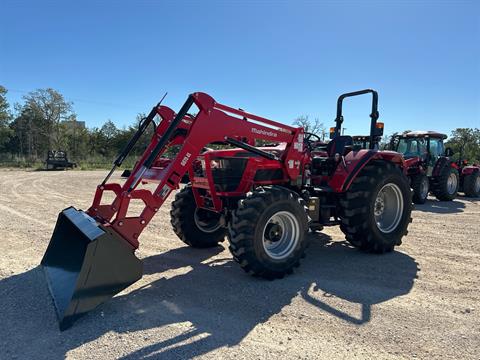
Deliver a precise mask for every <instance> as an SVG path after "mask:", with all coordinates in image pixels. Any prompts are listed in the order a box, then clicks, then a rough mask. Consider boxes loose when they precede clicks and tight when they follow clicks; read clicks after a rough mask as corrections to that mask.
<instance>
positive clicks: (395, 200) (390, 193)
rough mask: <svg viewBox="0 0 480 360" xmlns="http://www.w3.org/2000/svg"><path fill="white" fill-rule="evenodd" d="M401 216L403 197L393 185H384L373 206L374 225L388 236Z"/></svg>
mask: <svg viewBox="0 0 480 360" xmlns="http://www.w3.org/2000/svg"><path fill="white" fill-rule="evenodd" d="M402 214H403V196H402V191H401V190H400V188H399V187H398V186H397V185H396V184H393V183H390V184H386V185H384V186H383V187H382V188H381V189H380V191H379V192H378V194H377V197H376V199H375V205H374V216H375V223H376V224H377V227H378V230H380V231H381V232H383V233H385V234H388V233H391V232H392V231H394V230H395V229H396V228H397V226H398V224H399V223H400V220H401V219H402Z"/></svg>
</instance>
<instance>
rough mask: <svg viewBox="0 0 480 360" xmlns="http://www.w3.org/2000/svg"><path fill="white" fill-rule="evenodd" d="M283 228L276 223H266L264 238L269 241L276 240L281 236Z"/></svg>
mask: <svg viewBox="0 0 480 360" xmlns="http://www.w3.org/2000/svg"><path fill="white" fill-rule="evenodd" d="M282 235H283V229H282V227H281V226H280V225H279V224H278V223H269V224H267V229H266V230H265V238H266V239H267V240H269V241H271V242H277V241H279V240H280V239H281V238H282Z"/></svg>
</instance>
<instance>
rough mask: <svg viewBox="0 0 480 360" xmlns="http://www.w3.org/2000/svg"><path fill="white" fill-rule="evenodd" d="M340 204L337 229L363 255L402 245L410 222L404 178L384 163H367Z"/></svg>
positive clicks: (409, 204)
mask: <svg viewBox="0 0 480 360" xmlns="http://www.w3.org/2000/svg"><path fill="white" fill-rule="evenodd" d="M340 205H341V209H340V213H341V216H340V219H341V224H340V228H341V230H342V231H343V233H344V234H345V238H346V239H347V241H348V242H349V243H350V244H352V245H353V246H355V247H357V248H359V249H361V250H363V251H366V252H374V253H385V252H390V251H392V250H393V248H394V247H395V246H396V245H400V244H401V243H402V237H403V236H404V235H406V234H407V227H408V224H409V223H410V222H411V221H412V218H411V212H412V192H411V190H410V186H409V183H408V178H407V177H406V176H405V175H404V174H403V172H402V171H401V170H400V169H399V168H398V167H397V166H395V165H394V164H392V163H390V162H386V161H373V162H372V163H369V164H367V165H366V166H365V167H364V168H363V169H362V170H361V171H360V173H359V174H358V175H357V177H356V178H355V179H354V180H353V182H352V185H351V186H350V189H349V190H348V191H347V192H346V193H345V195H344V196H343V199H341V200H340ZM384 216H385V218H384Z"/></svg>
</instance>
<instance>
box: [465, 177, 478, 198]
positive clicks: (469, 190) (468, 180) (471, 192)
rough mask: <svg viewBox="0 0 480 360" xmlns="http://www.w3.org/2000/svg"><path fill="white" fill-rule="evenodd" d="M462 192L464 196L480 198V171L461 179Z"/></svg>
mask: <svg viewBox="0 0 480 360" xmlns="http://www.w3.org/2000/svg"><path fill="white" fill-rule="evenodd" d="M463 192H464V193H465V196H469V197H479V196H480V171H476V172H474V173H473V174H470V175H466V176H465V178H464V179H463Z"/></svg>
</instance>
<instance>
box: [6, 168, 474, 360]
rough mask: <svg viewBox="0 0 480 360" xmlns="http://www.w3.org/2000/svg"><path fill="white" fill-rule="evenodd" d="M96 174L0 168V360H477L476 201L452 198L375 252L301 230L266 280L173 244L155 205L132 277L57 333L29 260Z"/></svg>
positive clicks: (84, 198) (82, 204)
mask: <svg viewBox="0 0 480 360" xmlns="http://www.w3.org/2000/svg"><path fill="white" fill-rule="evenodd" d="M104 174H105V172H103V171H91V172H79V171H68V172H33V171H32V172H28V171H9V170H0V240H1V242H0V254H1V255H0V358H2V359H10V358H18V359H29V358H35V359H59V358H64V357H68V358H72V359H91V358H102V359H114V358H123V359H137V358H161V359H185V358H194V357H199V358H207V359H209V358H212V359H213V358H221V359H237V360H238V359H257V358H279V359H290V358H292V359H296V358H304V359H334V358H359V359H361V358H366V359H372V358H376V359H380V358H407V359H411V358H415V357H416V358H425V359H432V358H442V359H478V356H479V354H478V351H479V349H480V291H479V290H480V201H478V200H477V201H471V200H469V199H466V198H462V197H460V198H459V199H457V200H455V201H453V202H438V201H436V200H434V199H432V198H431V199H430V200H429V201H428V202H427V203H426V204H425V205H422V206H417V207H416V210H415V211H414V213H413V223H412V224H411V225H410V228H409V235H408V236H407V237H406V238H404V243H403V245H402V246H400V247H398V248H397V249H398V250H397V251H395V252H393V253H390V254H387V255H370V254H363V253H361V252H359V251H357V250H355V249H352V248H350V247H349V246H347V245H346V243H345V242H344V238H343V236H342V233H341V232H340V230H339V229H338V228H337V227H334V228H330V229H327V230H326V231H325V232H324V233H323V234H312V235H310V237H311V243H312V244H311V246H310V248H309V249H308V251H307V257H306V258H305V259H304V261H303V263H302V265H301V266H300V268H299V269H298V270H297V271H296V272H295V273H294V274H293V275H292V276H289V277H287V278H285V279H283V280H276V281H265V280H259V279H255V278H252V277H250V276H248V275H246V274H245V273H244V272H243V271H242V270H241V269H240V267H239V266H237V264H236V263H234V262H233V261H232V258H231V256H230V253H229V252H228V250H227V249H226V248H217V249H213V250H212V249H211V250H195V249H190V248H188V247H185V246H183V243H181V242H180V241H179V240H178V239H177V238H176V236H175V235H174V234H173V232H172V230H171V228H170V223H169V213H168V211H169V208H170V205H169V204H166V205H165V206H164V207H163V208H162V209H161V211H160V213H159V214H158V215H157V216H156V217H155V218H154V220H153V222H152V223H151V225H150V226H149V227H148V228H147V230H146V231H145V232H144V233H143V234H142V237H141V247H140V250H139V251H138V252H137V254H138V256H139V257H141V258H143V260H144V264H145V275H144V277H143V278H142V280H140V281H139V282H137V283H136V284H134V285H133V286H131V287H130V288H128V289H127V290H126V291H124V292H122V293H120V294H119V295H117V296H116V297H115V298H113V299H112V300H110V301H109V302H107V303H106V304H104V305H102V306H101V307H99V308H98V309H96V310H94V311H92V312H91V313H89V314H88V315H87V316H85V317H83V318H81V319H80V320H78V321H77V322H76V323H75V324H74V326H73V327H72V328H71V329H69V330H67V331H65V332H60V331H59V330H58V325H57V320H56V317H55V312H54V308H53V304H52V301H51V298H50V295H49V293H48V290H47V285H46V283H45V280H44V276H43V273H42V271H41V269H40V268H39V267H38V264H39V262H40V260H41V257H42V255H43V253H44V252H45V249H46V247H47V244H48V242H49V239H50V235H51V233H52V230H53V227H54V225H55V221H56V217H57V215H58V213H59V211H61V210H62V209H63V208H65V207H68V206H70V205H74V206H76V207H77V208H82V209H86V208H88V206H89V204H90V202H91V199H92V197H93V193H94V189H95V186H96V184H97V183H99V182H100V180H101V178H102V176H103V175H104ZM224 246H225V245H224Z"/></svg>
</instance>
